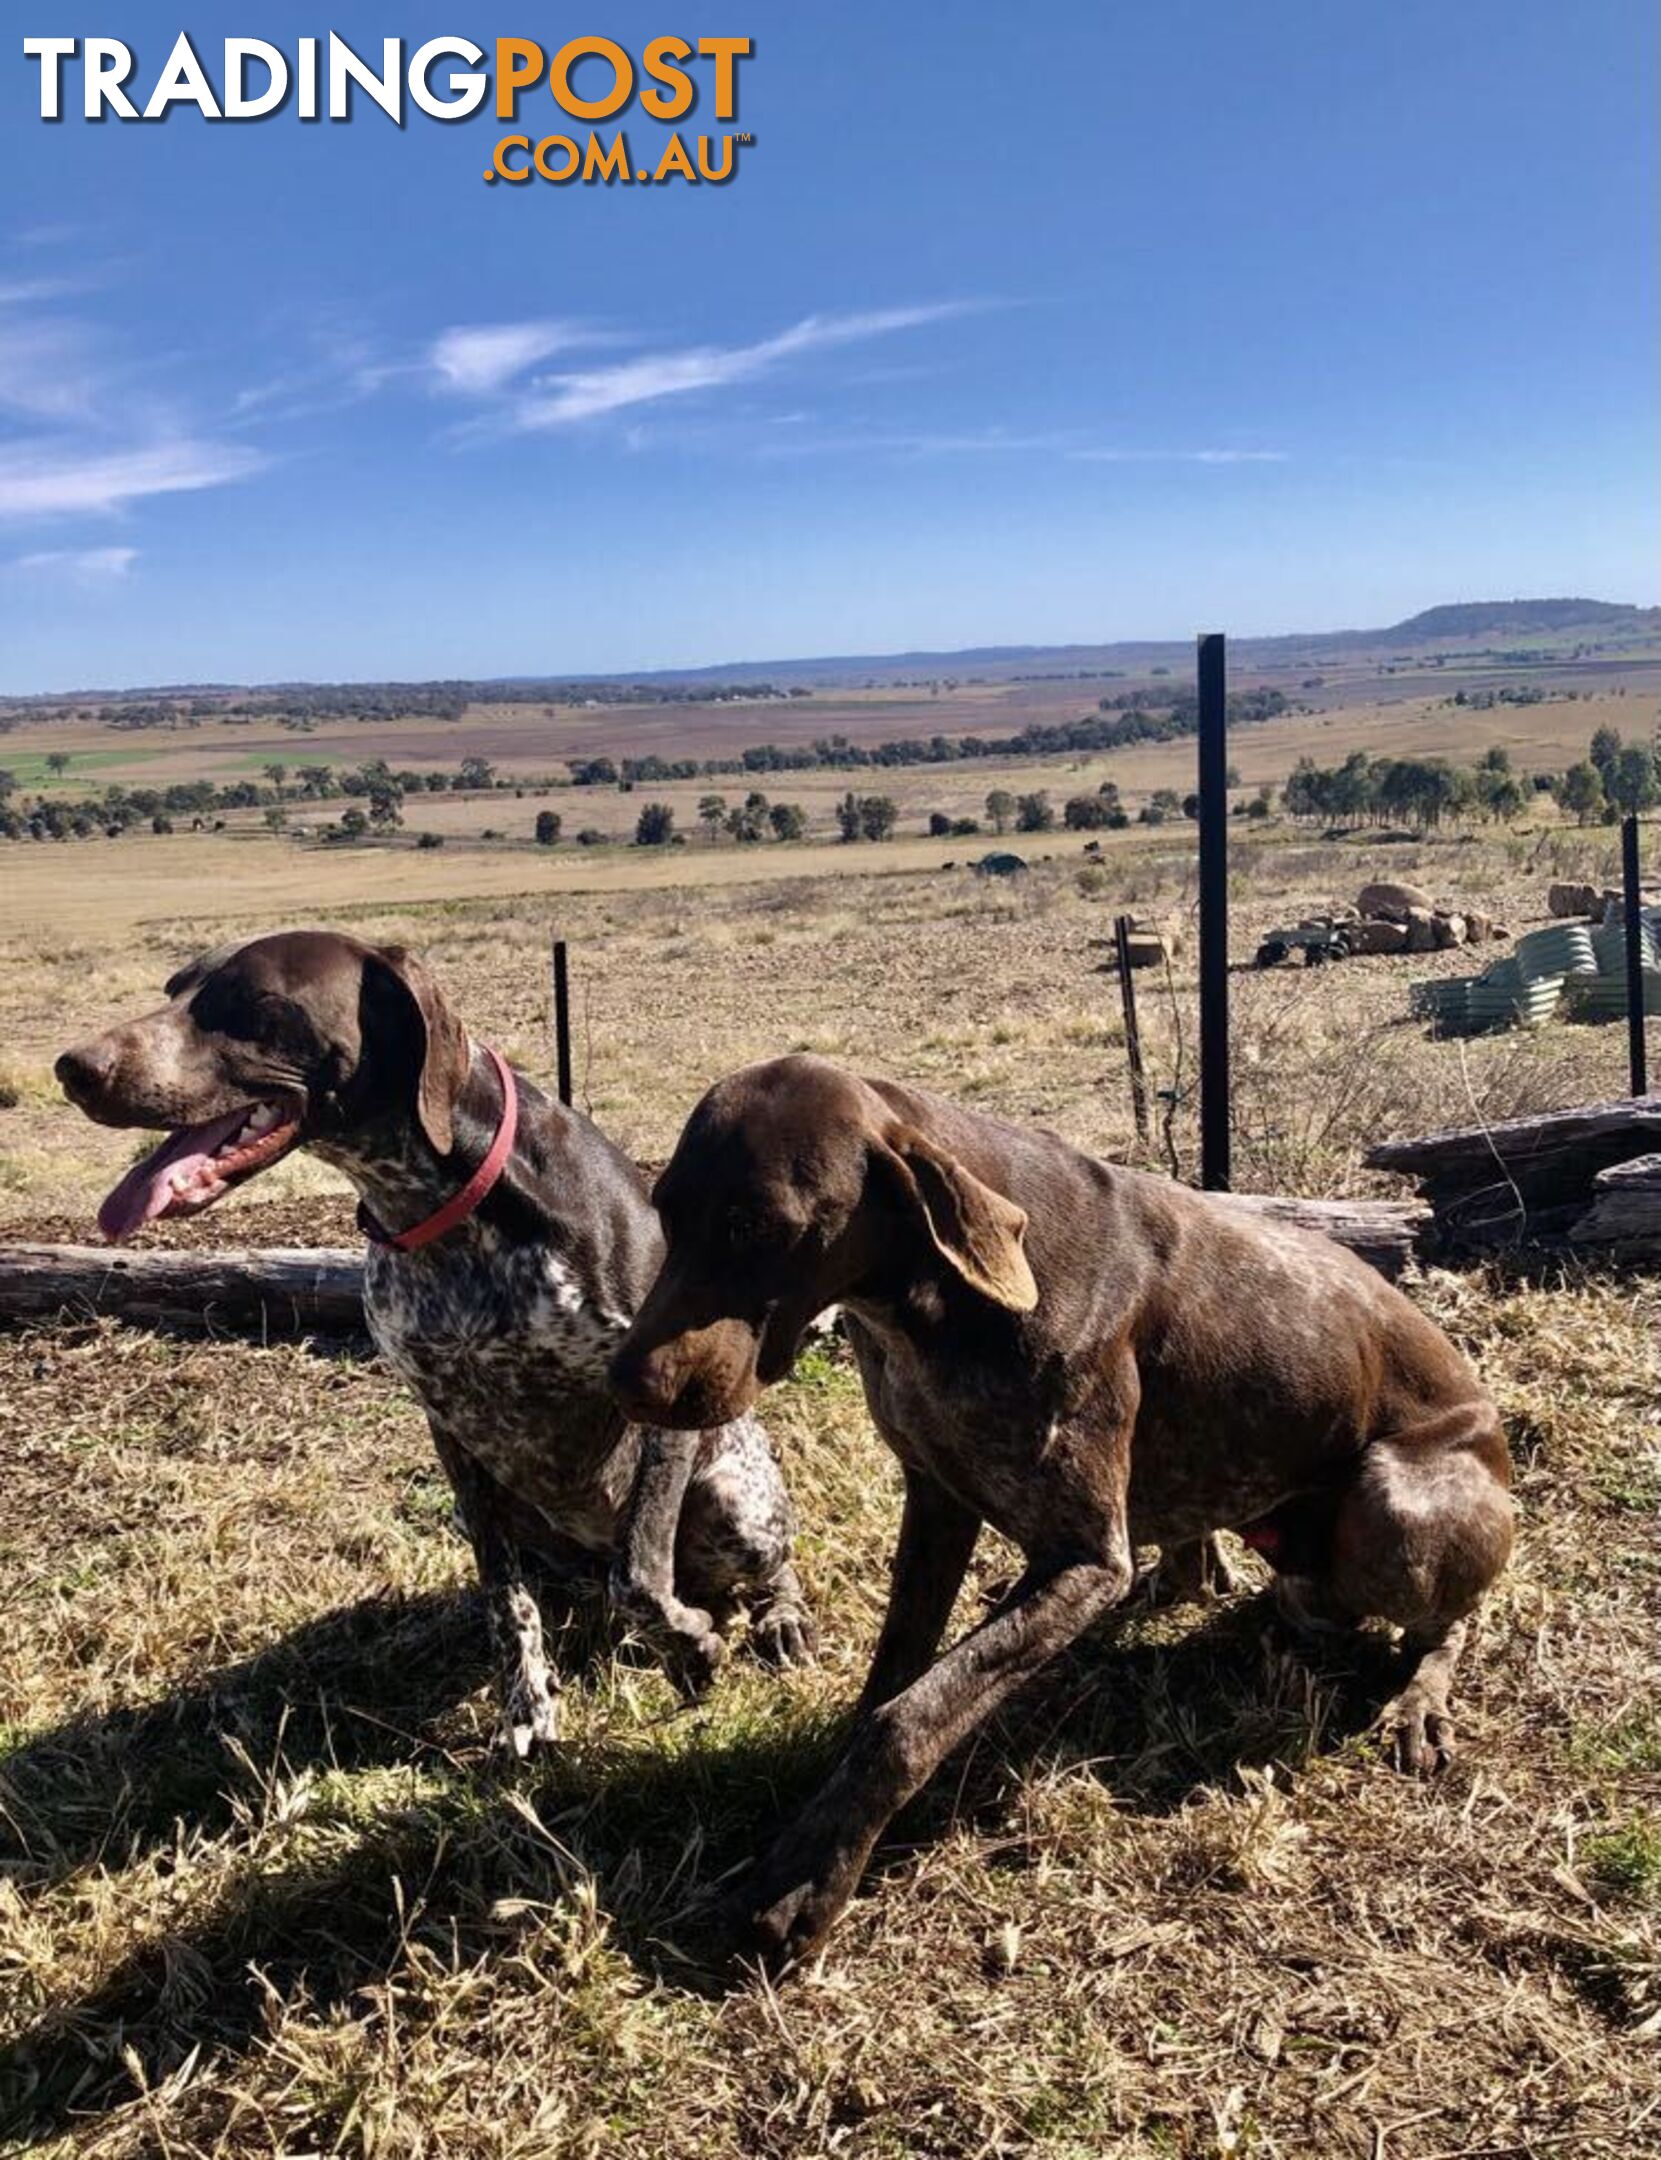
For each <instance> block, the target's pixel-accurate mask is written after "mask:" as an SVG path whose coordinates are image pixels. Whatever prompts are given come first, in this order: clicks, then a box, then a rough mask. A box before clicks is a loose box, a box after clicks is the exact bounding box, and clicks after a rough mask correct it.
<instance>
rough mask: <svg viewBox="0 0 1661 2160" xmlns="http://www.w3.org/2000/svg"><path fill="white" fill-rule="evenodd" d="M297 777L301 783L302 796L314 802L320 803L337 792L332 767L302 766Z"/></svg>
mask: <svg viewBox="0 0 1661 2160" xmlns="http://www.w3.org/2000/svg"><path fill="white" fill-rule="evenodd" d="M295 777H296V779H297V780H298V781H299V783H300V792H301V794H302V795H305V796H306V797H308V798H309V799H310V800H311V801H313V802H319V801H321V800H322V799H323V798H324V797H325V796H328V795H333V794H334V793H335V792H336V788H335V775H334V767H333V766H332V765H302V766H300V767H299V768H298V770H297V772H296V774H295Z"/></svg>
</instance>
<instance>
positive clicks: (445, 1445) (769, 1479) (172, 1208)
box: [57, 930, 814, 1755]
mask: <svg viewBox="0 0 1661 2160" xmlns="http://www.w3.org/2000/svg"><path fill="white" fill-rule="evenodd" d="M167 998H168V1003H167V1004H166V1005H165V1006H163V1007H162V1008H161V1010H160V1011H158V1012H153V1013H150V1014H148V1015H146V1016H145V1017H144V1018H143V1019H140V1020H134V1021H130V1022H127V1023H125V1024H124V1025H122V1026H119V1027H114V1028H111V1029H109V1030H108V1031H107V1032H106V1033H104V1034H102V1035H98V1036H95V1037H94V1038H93V1039H92V1040H91V1041H89V1042H86V1043H82V1044H81V1045H80V1046H79V1047H77V1048H76V1049H73V1050H70V1051H67V1052H65V1054H64V1055H63V1056H62V1057H61V1058H60V1059H59V1060H58V1064H57V1074H58V1079H59V1081H60V1083H61V1085H62V1086H63V1089H64V1091H65V1093H66V1094H67V1095H68V1096H69V1097H70V1099H71V1101H73V1102H74V1103H76V1104H77V1105H78V1106H79V1107H80V1108H81V1109H82V1110H84V1111H85V1112H86V1114H87V1115H88V1116H89V1117H91V1118H93V1119H95V1120H96V1121H97V1122H98V1123H100V1124H104V1125H118V1126H148V1127H151V1128H156V1127H174V1128H177V1129H176V1130H173V1131H172V1132H171V1133H170V1136H169V1138H168V1139H167V1141H166V1142H165V1143H164V1144H163V1145H162V1146H161V1147H160V1148H158V1149H157V1150H156V1151H155V1153H154V1154H152V1155H150V1156H147V1157H146V1158H145V1160H144V1161H143V1162H141V1163H139V1164H138V1165H137V1166H136V1167H135V1168H134V1169H132V1170H130V1171H129V1172H128V1173H127V1175H126V1176H125V1177H124V1178H123V1179H122V1180H121V1182H120V1184H119V1185H117V1186H116V1188H115V1190H114V1191H113V1192H112V1193H111V1194H110V1195H109V1197H108V1198H107V1199H106V1200H105V1202H104V1204H103V1208H102V1209H101V1211H100V1214H99V1226H100V1228H101V1229H102V1230H103V1232H104V1234H105V1235H106V1236H107V1237H109V1238H111V1239H115V1240H119V1239H122V1238H125V1237H129V1236H131V1235H132V1233H133V1232H134V1231H135V1230H137V1229H138V1228H139V1227H140V1225H141V1224H143V1223H146V1222H150V1221H153V1220H157V1219H159V1218H161V1217H166V1216H179V1215H188V1214H195V1213H197V1212H199V1211H200V1210H201V1209H203V1208H206V1207H210V1206H212V1205H213V1203H214V1202H215V1201H216V1200H218V1199H220V1198H221V1197H222V1196H223V1195H224V1194H225V1193H227V1192H229V1191H230V1190H231V1188H232V1187H233V1186H235V1185H239V1184H242V1183H243V1182H245V1181H246V1180H247V1179H248V1178H251V1177H254V1176H257V1175H258V1174H259V1172H261V1171H262V1170H265V1169H268V1168H269V1167H270V1166H271V1164H272V1163H274V1162H277V1161H278V1160H280V1159H281V1157H283V1156H284V1155H287V1154H289V1153H290V1152H291V1151H292V1150H293V1149H295V1148H298V1147H310V1148H311V1149H312V1150H313V1152H314V1153H315V1154H317V1155H320V1156H321V1157H322V1158H323V1160H324V1161H326V1162H329V1163H332V1164H334V1165H335V1167H336V1168H338V1169H340V1170H342V1171H343V1172H344V1173H345V1174H346V1176H347V1177H348V1178H349V1179H350V1180H351V1181H352V1184H353V1185H354V1186H355V1187H356V1189H357V1191H358V1193H359V1195H360V1198H361V1202H362V1205H361V1207H360V1210H359V1214H360V1220H361V1221H362V1224H363V1227H364V1229H365V1231H366V1233H367V1234H368V1236H369V1238H370V1241H371V1242H370V1250H369V1256H368V1261H367V1265H366V1270H365V1282H364V1305H365V1310H366V1312H367V1315H368V1320H369V1327H370V1332H371V1333H372V1334H373V1336H374V1338H375V1341H376V1343H377V1345H378V1346H379V1348H380V1349H381V1351H382V1353H383V1354H384V1355H385V1357H386V1358H387V1360H388V1362H389V1363H390V1364H391V1365H392V1366H393V1367H394V1368H395V1370H396V1371H397V1372H398V1373H400V1374H401V1375H402V1377H403V1378H404V1379H405V1380H406V1381H407V1382H408V1383H409V1385H410V1386H411V1387H412V1388H413V1389H414V1391H415V1393H416V1395H417V1397H418V1398H419V1400H420V1402H421V1404H422V1407H423V1408H424V1409H425V1410H426V1412H427V1416H428V1420H429V1422H430V1423H431V1426H432V1432H433V1438H434V1440H435V1442H436V1443H437V1446H438V1453H439V1459H440V1461H441V1462H442V1463H443V1465H444V1468H445V1470H446V1472H447V1473H448V1475H449V1478H450V1482H451V1484H452V1486H453V1487H454V1489H455V1494H456V1500H457V1504H458V1508H459V1511H460V1514H461V1516H462V1519H463V1521H464V1522H465V1524H466V1526H467V1530H468V1533H469V1535H470V1537H471V1539H472V1544H473V1550H474V1554H475V1556H476V1558H477V1561H478V1568H479V1577H480V1581H481V1582H482V1584H483V1586H484V1589H485V1593H486V1601H487V1606H488V1610H489V1614H490V1626H491V1633H492V1638H493V1641H494V1643H495V1647H496V1652H497V1656H498V1660H499V1665H500V1671H501V1690H502V1694H501V1700H502V1721H501V1728H500V1733H499V1738H500V1739H501V1740H502V1741H503V1742H504V1743H505V1744H507V1745H510V1746H511V1747H512V1748H513V1749H514V1751H515V1752H516V1753H518V1754H521V1755H523V1754H526V1753H528V1752H529V1750H530V1749H531V1747H532V1746H533V1745H536V1744H539V1743H546V1742H549V1741H552V1740H553V1739H554V1738H555V1736H556V1733H557V1729H558V1709H557V1700H556V1697H557V1690H558V1681H557V1678H556V1676H555V1675H554V1674H553V1672H552V1671H551V1669H550V1667H549V1664H548V1661H547V1657H546V1655H545V1653H544V1649H543V1640H542V1621H541V1616H540V1613H539V1612H538V1609H537V1605H536V1601H535V1599H534V1598H533V1596H532V1595H531V1592H530V1590H529V1588H528V1587H527V1585H526V1581H525V1572H526V1571H525V1564H524V1556H525V1555H526V1554H527V1553H528V1554H531V1555H534V1556H535V1557H537V1558H539V1559H541V1560H543V1561H544V1562H547V1563H551V1564H552V1565H553V1566H555V1567H556V1568H566V1569H568V1568H570V1567H572V1566H578V1567H581V1566H588V1567H593V1566H595V1565H596V1564H599V1565H603V1566H606V1568H607V1574H608V1584H609V1589H610V1594H611V1597H612V1599H613V1601H614V1603H615V1605H616V1606H617V1607H618V1608H619V1610H620V1611H621V1612H622V1613H623V1615H624V1616H625V1617H626V1618H627V1619H628V1620H629V1621H630V1622H631V1623H632V1624H634V1625H635V1626H636V1627H637V1628H638V1629H639V1630H640V1632H641V1633H642V1634H644V1635H645V1636H646V1637H647V1638H648V1639H649V1640H650V1641H651V1642H652V1643H653V1644H654V1646H655V1647H656V1648H657V1649H658V1651H659V1653H660V1654H661V1656H662V1658H663V1660H664V1663H665V1665H666V1666H667V1668H668V1669H669V1671H670V1673H671V1674H672V1675H673V1677H674V1678H675V1680H676V1681H677V1683H678V1684H679V1685H680V1686H681V1688H682V1689H683V1690H684V1691H685V1692H686V1693H688V1694H694V1695H695V1694H697V1693H700V1692H701V1691H702V1690H703V1689H704V1688H705V1687H707V1686H708V1685H709V1683H710V1681H711V1680H712V1679H713V1677H714V1674H715V1670H716V1667H717V1666H718V1664H719V1663H720V1660H721V1657H722V1655H723V1647H724V1646H723V1643H722V1639H721V1638H722V1633H723V1631H724V1630H725V1629H726V1627H727V1626H728V1625H729V1624H730V1622H731V1620H732V1618H733V1616H734V1614H735V1613H736V1611H737V1610H738V1609H739V1607H740V1606H741V1605H746V1604H747V1605H748V1607H749V1612H750V1620H751V1637H750V1639H751V1641H752V1643H753V1645H754V1647H755V1649H756V1650H757V1652H758V1654H759V1655H760V1656H761V1657H762V1658H763V1659H765V1660H767V1661H769V1662H772V1663H777V1664H789V1663H795V1662H799V1661H801V1660H803V1659H805V1658H807V1657H809V1656H811V1654H812V1650H813V1647H814V1635H813V1625H812V1621H811V1619H810V1618H809V1615H808V1612H807V1608H806V1605H805V1603H804V1601H803V1597H802V1591H801V1586H800V1584H799V1582H798V1581H797V1578H796V1573H795V1570H794V1568H793V1567H792V1566H791V1561H790V1550H791V1538H792V1534H793V1530H794V1521H793V1517H792V1512H791V1507H790V1500H789V1496H788V1494H787V1493H786V1491H785V1487H784V1481H783V1478H782V1476H781V1474H780V1471H779V1467H778V1464H777V1462H776V1460H775V1458H774V1454H773V1450H772V1446H771V1443H770V1442H769V1440H768V1437H767V1435H766V1433H765V1431H764V1430H763V1429H762V1427H761V1425H760V1424H759V1423H758V1422H757V1421H756V1420H755V1419H754V1418H753V1417H751V1416H748V1415H745V1416H741V1417H738V1418H735V1419H733V1420H732V1421H731V1422H730V1423H727V1424H723V1425H719V1426H717V1427H715V1428H714V1429H712V1430H709V1431H706V1432H698V1433H681V1432H665V1431H658V1430H656V1429H653V1428H649V1427H643V1426H640V1425H631V1424H629V1423H628V1422H627V1421H626V1420H625V1418H624V1416H623V1413H622V1411H621V1410H620V1409H619V1407H618V1405H617V1402H616V1399H615V1398H614V1396H613V1395H612V1393H611V1392H610V1390H609V1388H608V1386H607V1382H606V1367H607V1363H608V1360H609V1359H610V1357H611V1354H612V1352H613V1351H614V1350H615V1349H616V1347H617V1345H618V1343H619V1342H620V1341H621V1340H622V1337H623V1335H624V1332H625V1331H626V1329H627V1327H628V1324H629V1321H630V1319H631V1318H632V1317H633V1315H634V1313H635V1311H636V1310H637V1308H638V1307H639V1305H640V1302H641V1300H642V1299H643V1298H644V1296H645V1294H646V1291H647V1289H648V1288H649V1287H650V1285H651V1282H652V1278H653V1276H654V1275H655V1274H656V1272H657V1269H658V1265H659V1262H660V1260H661V1259H662V1255H663V1239H662V1234H661V1232H660V1230H659V1228H658V1221H657V1217H656V1215H655V1214H654V1212H653V1210H652V1206H651V1203H650V1201H649V1200H648V1199H647V1197H646V1192H645V1188H644V1185H643V1184H642V1181H641V1179H640V1177H639V1175H638V1173H637V1172H636V1170H635V1168H634V1165H633V1164H632V1163H631V1162H629V1160H628V1159H627V1158H626V1157H625V1156H624V1155H622V1154H621V1153H620V1152H619V1151H618V1150H617V1149H616V1148H615V1147H613V1146H612V1145H611V1143H610V1141H608V1140H607V1139H606V1138H605V1137H604V1135H603V1134H601V1133H600V1132H598V1131H597V1130H596V1129H595V1128H594V1126H592V1125H591V1124H590V1123H589V1122H588V1121H587V1119H586V1118H583V1117H580V1116H578V1115H577V1114H576V1113H575V1112H574V1111H571V1110H566V1109H564V1108H562V1107H561V1106H560V1105H559V1104H557V1103H552V1102H549V1101H548V1099H547V1098H546V1097H545V1096H544V1095H542V1094H541V1093H540V1092H539V1091H538V1090H537V1089H536V1088H535V1087H533V1086H532V1085H531V1083H530V1082H529V1081H527V1080H526V1079H524V1078H523V1076H521V1075H519V1074H515V1073H513V1072H512V1071H511V1070H510V1069H509V1067H508V1066H507V1065H506V1064H504V1063H503V1062H502V1060H501V1059H500V1058H498V1057H496V1055H495V1054H494V1053H493V1052H487V1051H485V1050H482V1049H480V1048H479V1047H478V1046H477V1045H475V1044H474V1043H472V1042H471V1041H470V1040H469V1038H468V1036H467V1033H466V1030H465V1029H464V1028H463V1027H462V1025H461V1023H460V1021H459V1020H458V1019H457V1018H456V1016H455V1015H454V1013H453V1012H452V1011H451V1010H450V1007H449V1006H448V1005H447V1004H446V1002H445V1000H444V998H443V996H442V995H441V994H440V992H439V990H438V989H437V987H436V985H435V984H434V982H433V980H432V978H431V977H430V976H429V975H428V973H427V972H426V970H425V969H424V968H423V967H422V966H421V965H420V963H419V962H418V961H417V960H415V959H414V958H412V957H411V955H410V954H408V953H407V952H405V951H403V950H402V949H400V948H397V947H384V948H377V947H374V946H370V945H364V944H360V943H359V942H358V940H357V939H355V938H350V937H344V936H340V935H337V934H336V933H334V932H332V931H320V930H290V931H284V932H281V933H279V934H277V935H276V936H272V937H263V938H256V939H254V940H253V941H252V942H250V943H248V944H244V945H238V946H231V947H227V948H225V949H223V950H221V951H219V952H217V953H213V954H210V955H209V956H208V957H207V958H206V959H204V960H201V961H198V962H197V963H196V964H195V965H193V966H191V967H188V968H186V969H185V970H184V971H183V972H182V973H180V974H178V975H175V976H174V977H173V979H172V980H171V981H170V982H169V983H168V984H167ZM384 1226H398V1227H384Z"/></svg>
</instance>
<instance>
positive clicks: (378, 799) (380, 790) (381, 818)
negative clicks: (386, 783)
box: [369, 787, 404, 832]
mask: <svg viewBox="0 0 1661 2160" xmlns="http://www.w3.org/2000/svg"><path fill="white" fill-rule="evenodd" d="M369 822H370V824H371V825H373V826H374V827H375V828H376V830H377V831H378V832H390V831H391V830H392V828H393V826H395V825H402V823H403V822H404V797H403V791H402V790H401V789H400V788H396V787H372V788H371V789H370V790H369Z"/></svg>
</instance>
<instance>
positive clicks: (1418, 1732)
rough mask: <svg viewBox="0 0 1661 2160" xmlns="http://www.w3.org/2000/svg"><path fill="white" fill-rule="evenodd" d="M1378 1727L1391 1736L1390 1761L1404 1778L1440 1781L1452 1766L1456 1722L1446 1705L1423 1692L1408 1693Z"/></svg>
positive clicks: (1387, 1711) (1381, 1720) (1391, 1705)
mask: <svg viewBox="0 0 1661 2160" xmlns="http://www.w3.org/2000/svg"><path fill="white" fill-rule="evenodd" d="M1379 1724H1380V1727H1381V1729H1382V1730H1383V1731H1384V1732H1385V1733H1387V1734H1388V1735H1389V1739H1390V1759H1391V1761H1392V1762H1393V1763H1394V1764H1395V1766H1396V1768H1397V1769H1398V1770H1399V1771H1401V1773H1402V1775H1403V1776H1404V1777H1417V1778H1433V1777H1440V1776H1441V1774H1442V1772H1443V1771H1444V1770H1445V1769H1446V1768H1447V1767H1448V1765H1449V1763H1451V1762H1452V1760H1453V1756H1454V1730H1453V1720H1452V1718H1450V1717H1449V1715H1448V1711H1447V1705H1446V1704H1445V1703H1444V1702H1442V1701H1440V1700H1439V1699H1438V1698H1437V1697H1436V1696H1434V1695H1432V1694H1428V1693H1426V1692H1425V1691H1424V1690H1423V1689H1420V1688H1414V1687H1410V1688H1407V1689H1405V1690H1404V1691H1403V1692H1402V1693H1401V1694H1400V1695H1398V1696H1397V1698H1396V1700H1395V1701H1394V1702H1393V1703H1391V1704H1390V1705H1389V1707H1388V1708H1387V1709H1386V1710H1385V1711H1384V1714H1383V1716H1382V1717H1381V1718H1380V1719H1379Z"/></svg>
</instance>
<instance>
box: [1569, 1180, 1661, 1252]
mask: <svg viewBox="0 0 1661 2160" xmlns="http://www.w3.org/2000/svg"><path fill="white" fill-rule="evenodd" d="M1569 1240H1570V1243H1571V1244H1574V1245H1579V1246H1582V1247H1591V1248H1596V1249H1597V1251H1598V1252H1599V1254H1600V1255H1602V1256H1606V1257H1608V1258H1611V1259H1616V1260H1661V1155H1636V1156H1634V1157H1633V1158H1632V1160H1631V1161H1630V1162H1622V1163H1611V1164H1610V1165H1609V1167H1608V1169H1606V1170H1600V1171H1599V1172H1598V1174H1597V1176H1596V1177H1595V1178H1594V1179H1593V1180H1592V1204H1591V1206H1590V1207H1589V1208H1588V1209H1587V1210H1586V1212H1585V1213H1584V1214H1583V1215H1582V1216H1581V1218H1580V1220H1579V1221H1578V1222H1577V1223H1576V1224H1575V1226H1574V1228H1573V1229H1572V1230H1571V1231H1570V1232H1569Z"/></svg>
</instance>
